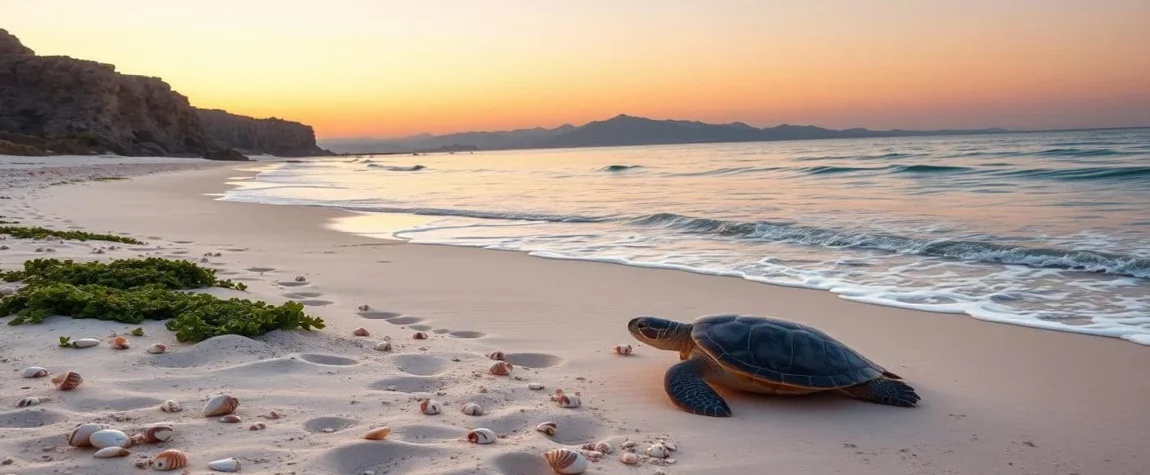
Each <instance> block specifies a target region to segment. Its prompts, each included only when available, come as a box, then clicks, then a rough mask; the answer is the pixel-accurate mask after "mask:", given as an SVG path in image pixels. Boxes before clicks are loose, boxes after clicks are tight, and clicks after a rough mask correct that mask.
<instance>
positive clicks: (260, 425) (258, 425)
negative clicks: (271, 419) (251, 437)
mask: <svg viewBox="0 0 1150 475" xmlns="http://www.w3.org/2000/svg"><path fill="white" fill-rule="evenodd" d="M267 428H268V426H267V424H264V423H263V422H257V423H255V424H252V425H250V426H248V430H264V429H267Z"/></svg>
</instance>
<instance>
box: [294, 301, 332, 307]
mask: <svg viewBox="0 0 1150 475" xmlns="http://www.w3.org/2000/svg"><path fill="white" fill-rule="evenodd" d="M296 302H299V303H300V304H302V305H306V306H308V307H323V306H327V305H331V304H333V303H335V302H332V301H330V300H319V299H304V300H296Z"/></svg>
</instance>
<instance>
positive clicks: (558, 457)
mask: <svg viewBox="0 0 1150 475" xmlns="http://www.w3.org/2000/svg"><path fill="white" fill-rule="evenodd" d="M543 459H544V460H546V461H547V464H548V465H550V466H551V469H552V470H555V473H562V474H564V475H574V474H579V473H583V472H586V471H587V458H586V457H584V456H583V454H581V453H579V452H576V451H574V450H571V449H551V450H548V451H546V452H543Z"/></svg>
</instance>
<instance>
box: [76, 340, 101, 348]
mask: <svg viewBox="0 0 1150 475" xmlns="http://www.w3.org/2000/svg"><path fill="white" fill-rule="evenodd" d="M99 344H100V340H97V339H95V338H80V339H78V340H74V341H73V342H72V347H73V348H91V347H93V346H96V345H99Z"/></svg>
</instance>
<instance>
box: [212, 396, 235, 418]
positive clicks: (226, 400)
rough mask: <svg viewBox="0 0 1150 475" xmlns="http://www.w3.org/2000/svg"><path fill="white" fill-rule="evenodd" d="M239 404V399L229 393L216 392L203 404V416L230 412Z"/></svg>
mask: <svg viewBox="0 0 1150 475" xmlns="http://www.w3.org/2000/svg"><path fill="white" fill-rule="evenodd" d="M239 406H240V400H239V399H236V398H234V397H232V395H231V394H217V395H215V396H212V397H211V398H209V399H208V402H207V403H206V404H204V417H214V416H223V415H226V414H231V413H232V412H233V411H235V410H236V408H237V407H239Z"/></svg>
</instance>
